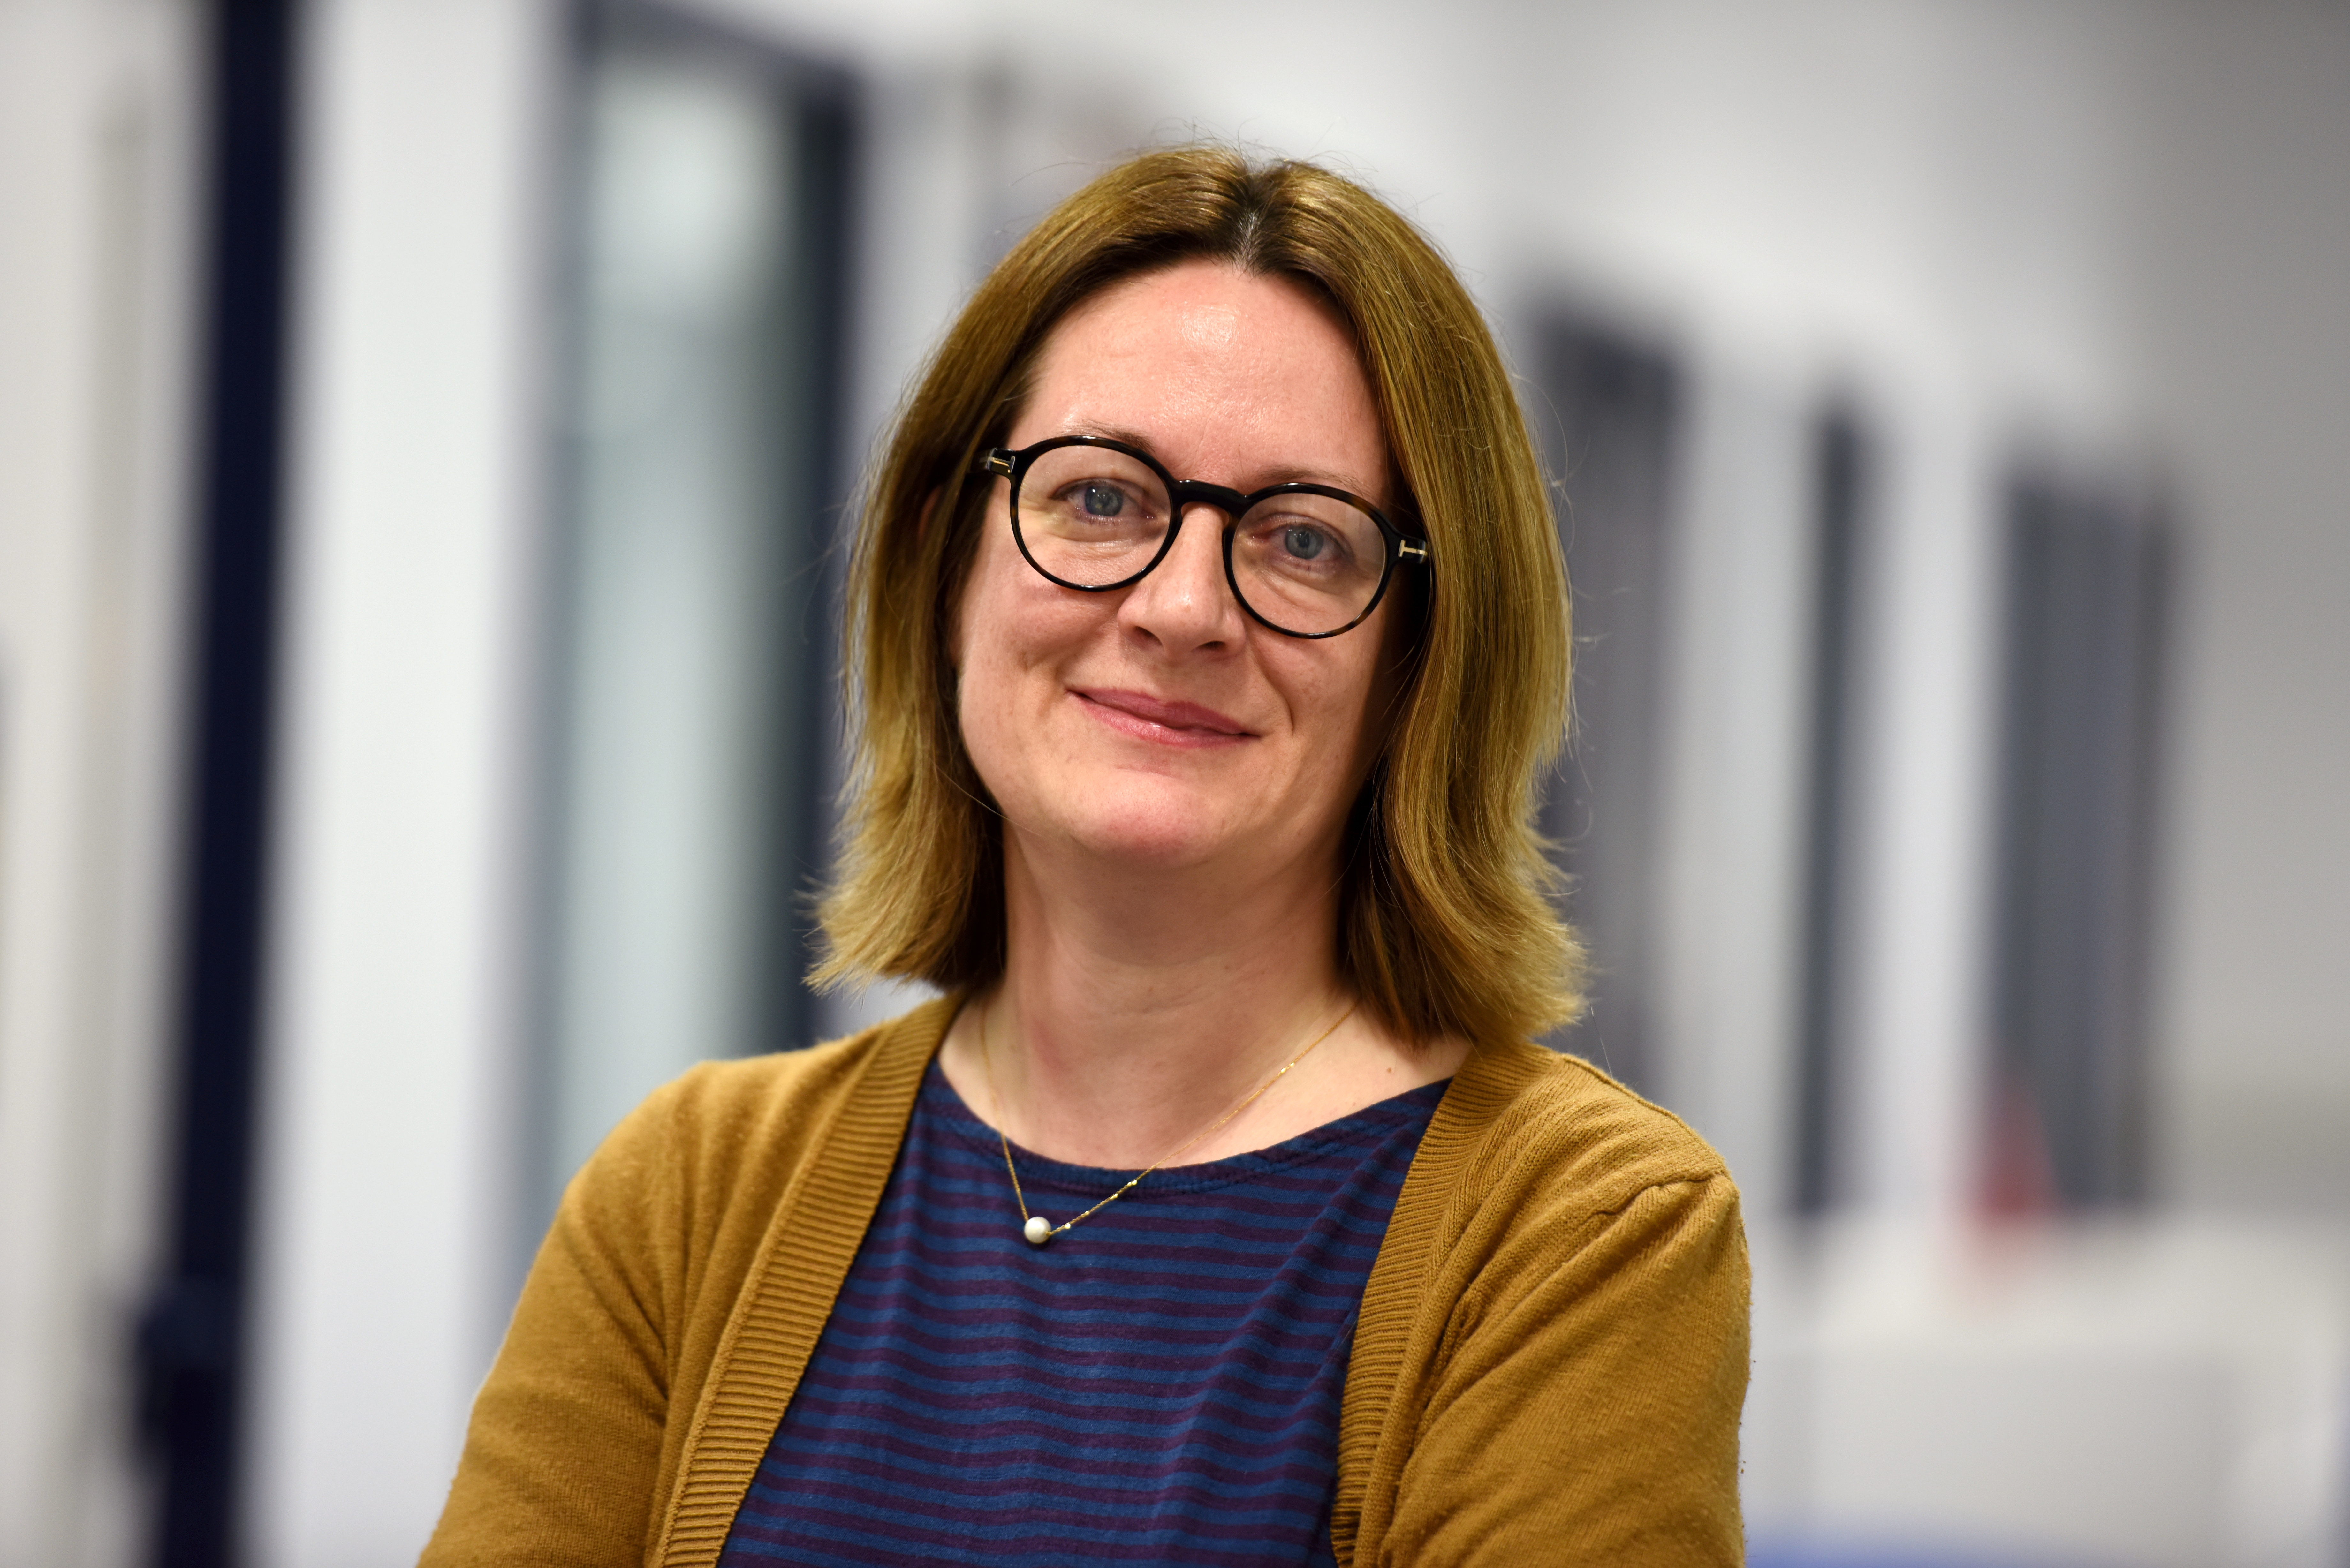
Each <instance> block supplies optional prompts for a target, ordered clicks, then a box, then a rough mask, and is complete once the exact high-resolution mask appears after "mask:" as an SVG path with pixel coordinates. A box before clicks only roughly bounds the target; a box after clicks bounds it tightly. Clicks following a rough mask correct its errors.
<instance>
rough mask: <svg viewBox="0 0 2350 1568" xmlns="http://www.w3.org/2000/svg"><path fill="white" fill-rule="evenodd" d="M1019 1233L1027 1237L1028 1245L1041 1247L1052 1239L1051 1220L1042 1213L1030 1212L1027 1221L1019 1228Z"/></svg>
mask: <svg viewBox="0 0 2350 1568" xmlns="http://www.w3.org/2000/svg"><path fill="white" fill-rule="evenodd" d="M1020 1233H1021V1234H1022V1235H1023V1236H1025V1237H1027V1238H1028V1244H1029V1245H1030V1246H1032V1247H1041V1246H1043V1245H1044V1244H1045V1242H1047V1241H1051V1240H1052V1239H1053V1222H1052V1221H1051V1220H1047V1219H1045V1217H1044V1216H1043V1215H1042V1214H1031V1215H1030V1216H1028V1223H1027V1224H1025V1225H1023V1226H1022V1227H1021V1228H1020Z"/></svg>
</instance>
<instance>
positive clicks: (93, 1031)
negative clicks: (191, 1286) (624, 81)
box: [0, 0, 193, 1568]
mask: <svg viewBox="0 0 2350 1568" xmlns="http://www.w3.org/2000/svg"><path fill="white" fill-rule="evenodd" d="M187 20H188V18H187V17H186V16H185V15H184V13H183V12H182V8H181V7H179V6H176V5H166V4H161V3H160V0H152V3H151V0H6V3H5V4H0V1565H5V1568H80V1565H82V1564H98V1563H115V1562H120V1561H123V1560H124V1558H125V1553H126V1552H128V1551H129V1550H130V1544H131V1542H133V1541H134V1540H135V1539H136V1536H137V1533H138V1531H139V1528H140V1517H141V1512H142V1498H141V1495H140V1489H139V1487H138V1484H137V1481H136V1478H135V1477H134V1475H133V1473H132V1470H131V1468H130V1462H129V1451H128V1446H127V1445H128V1438H129V1428H130V1381H129V1372H130V1363H129V1355H128V1352H129V1348H130V1328H131V1322H132V1318H133V1315H134V1314H135V1313H136V1312H137V1309H138V1307H139V1305H140V1297H141V1295H142V1293H143V1292H144V1290H145V1287H146V1284H147V1281H148V1269H149V1266H150V1263H151V1257H152V1252H153V1248H154V1243H155V1231H156V1220H157V1218H158V1209H159V1205H158V1204H157V1202H156V1198H157V1196H158V1195H157V1192H156V1189H155V1182H156V1179H157V1177H158V1176H159V1174H160V1171H159V1167H160V1165H161V1160H160V1159H159V1158H157V1156H158V1154H159V1153H160V1152H161V1146H162V1144H163V1141H164V1130H165V1127H166V1125H167V1124H166V1123H165V1121H164V1119H163V1117H162V1116H161V1110H162V1107H163V1103H164V1100H165V1091H166V1089H167V1085H165V1084H164V1083H162V1082H161V1063H162V1062H163V1060H164V1056H163V1052H162V1043H163V1042H162V1033H163V1023H164V1019H165V1017H166V1013H167V1008H166V981H167V979H168V972H167V962H166V955H167V953H168V950H169V948H168V943H169V937H170V935H171V929H170V915H171V905H170V898H169V895H170V892H171V887H172V877H171V873H172V864H173V859H172V856H173V846H174V841H175V832H174V830H175V829H176V827H177V826H178V825H177V821H176V817H175V811H176V807H177V804H178V802H177V796H176V794H175V793H174V791H173V787H172V786H173V784H174V783H175V779H174V777H173V763H174V740H175V736H174V733H173V727H174V726H173V719H174V714H175V711H176V701H177V699H178V697H179V695H180V693H179V690H178V687H177V684H176V678H177V675H178V667H177V660H176V654H177V647H176V643H175V637H176V633H177V629H178V625H179V617H178V593H179V566H180V553H181V549H182V524H183V517H184V514H183V512H182V491H181V479H182V421H184V419H185V417H186V412H187V407H188V403H187V400H186V398H185V397H184V395H183V388H182V375H183V373H184V368H185V366H186V363H187V354H186V348H187V336H188V331H189V327H190V323H191V310H190V304H191V300H192V295H193V285H192V271H193V268H192V247H191V245H190V244H189V237H188V226H187V220H188V217H189V210H188V207H189V203H188V198H189V195H190V190H191V176H192V165H191V160H190V151H191V149H190V141H191V137H190V126H191V124H192V106H191V100H192V77H193V70H192V50H191V41H190V39H189V37H188V36H187V26H186V24H187Z"/></svg>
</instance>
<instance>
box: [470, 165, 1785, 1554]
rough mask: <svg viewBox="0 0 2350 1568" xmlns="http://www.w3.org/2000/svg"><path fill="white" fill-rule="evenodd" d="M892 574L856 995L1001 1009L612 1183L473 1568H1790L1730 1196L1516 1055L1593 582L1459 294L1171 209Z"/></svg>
mask: <svg viewBox="0 0 2350 1568" xmlns="http://www.w3.org/2000/svg"><path fill="white" fill-rule="evenodd" d="M863 526H864V532H863V535H862V536H861V539H860V544H859V550H858V558H857V566H856V575H855V582H854V584H853V587H852V597H853V601H854V611H855V614H854V623H855V624H854V629H853V645H854V648H855V650H856V653H857V655H858V665H857V668H858V669H860V670H861V675H862V697H863V702H862V715H861V717H862V731H861V734H860V736H859V742H858V744H859V753H858V754H859V757H860V761H861V767H860V771H859V773H858V777H857V781H856V784H855V789H854V792H853V803H852V804H853V812H852V827H853V833H852V837H851V840H850V843H849V847H848V853H847V856H846V857H845V867H844V870H843V872H842V874H841V879H840V882H839V884H838V885H837V888H835V890H834V891H833V893H832V894H831V896H830V898H828V900H827V904H826V906H825V911H824V917H825V929H826V932H827V938H828V940H829V941H830V942H831V944H832V947H831V956H830V959H829V961H828V962H827V965H826V968H825V971H824V975H823V978H825V979H827V980H829V981H844V980H851V979H856V978H860V977H868V976H873V975H895V976H905V977H916V978H920V979H924V980H927V981H931V982H932V983H934V984H936V985H937V986H939V987H940V988H941V990H942V991H943V992H945V995H944V996H943V997H942V998H941V1000H940V1001H939V1002H934V1003H932V1004H931V1005H929V1006H925V1007H922V1008H919V1009H917V1010H916V1011H915V1012H911V1013H910V1014H908V1015H907V1016H905V1017H903V1018H900V1019H899V1020H897V1021H896V1022H894V1023H889V1024H885V1025H882V1026H880V1027H879V1028H878V1029H875V1030H871V1031H868V1032H867V1033H864V1034H861V1035H859V1036H857V1037H856V1038H854V1039H850V1040H847V1041H842V1042H838V1043H836V1044H831V1045H827V1046H823V1047H820V1048H817V1049H816V1050H812V1051H806V1052H799V1053H792V1054H782V1055H776V1056H771V1057H764V1058H759V1059H754V1060H751V1061H744V1062H733V1063H725V1064H708V1065H705V1066H703V1067H702V1068H699V1069H697V1070H695V1071H694V1072H692V1073H691V1074H689V1075H686V1077H684V1078H683V1079H681V1080H680V1081H679V1082H678V1083H676V1084H673V1085H670V1086H669V1087H668V1088H666V1089H664V1090H662V1091H661V1092H660V1093H659V1094H657V1095H656V1096H653V1098H652V1099H651V1100H650V1101H649V1102H648V1103H647V1104H646V1105H645V1106H643V1107H642V1108H641V1109H639V1111H638V1112H637V1113H636V1114H635V1115H634V1116H632V1117H631V1118H630V1119H629V1122H628V1123H626V1124H625V1125H624V1126H623V1127H621V1128H620V1129H619V1131H617V1132H616V1133H615V1134H614V1135H613V1137H612V1138H611V1139H610V1140H609V1142H608V1144H607V1145H606V1146H605V1147H604V1148H603V1149H602V1150H601V1151H600V1152H599V1153H598V1155H597V1156H596V1158H594V1159H593V1160H592V1161H591V1162H590V1163H589V1165H588V1167H587V1168H586V1169H585V1170H584V1171H583V1172H582V1173H581V1175H580V1176H579V1178H578V1179H577V1181H576V1182H575V1183H574V1184H573V1186H572V1189H571V1190H570V1191H569V1193H568V1194H567V1197H566V1199H565V1200H564V1204H563V1208H562V1210H561V1212H560V1214H559V1215H558V1217H557V1219H556V1223H555V1227H554V1230H553V1231H552V1232H551V1233H550V1235H549V1236H548V1239H547V1241H546V1246H545V1248H544V1249H543V1251H541V1254H540V1257H539V1260H538V1262H537V1264H536V1267H535V1269H534V1271H533V1272H532V1275H531V1279H530V1282H529V1284H528V1285H527V1287H526V1288H525V1292H524V1295H523V1298H522V1302H521V1303H520V1305H519V1306H518V1307H517V1309H516V1312H515V1321H514V1325H513V1328H512V1331H511V1333H510V1334H509V1336H508V1339H507V1342H506V1345H505V1348H504V1352H503V1353H502V1354H501V1355H500V1357H499V1360H498V1364H497V1366H496V1368H495V1369H494V1372H493V1373H492V1375H491V1376H490V1379H489V1381H488V1383H487V1384H486V1385H485V1386H484V1389H483V1392H482V1395H481V1398H480V1402H479V1404H478V1405H477V1407H476V1409H475V1413H474V1417H473V1428H472V1430H471V1433H470V1435H469V1437H468V1440H467V1445H466V1449H465V1456H464V1459H463V1463H462V1466H461V1468H460V1470H459V1473H458V1476H457V1480H456V1483H455V1486H454V1488H453V1490H452V1495H451V1499H450V1502H449V1506H448V1511H447V1512H446V1514H445V1515H444V1517H443V1519H442V1524H441V1529H440V1531H439V1532H438V1534H437V1535H436V1536H435V1538H434V1541H433V1543H432V1546H431V1547H430V1548H429V1549H428V1551H427V1552H426V1554H425V1562H426V1563H428V1564H432V1565H436V1568H438V1565H442V1564H459V1563H565V1564H568V1563H599V1564H600V1563H638V1562H643V1563H672V1564H682V1563H700V1564H707V1563H718V1562H721V1561H722V1560H723V1561H724V1562H727V1563H754V1562H787V1563H877V1562H970V1563H1065V1562H1067V1563H1082V1562H1092V1561H1098V1560H1101V1559H1104V1558H1118V1559H1126V1560H1145V1561H1161V1562H1170V1563H1309V1562H1317V1561H1319V1562H1329V1561H1332V1560H1334V1559H1335V1560H1336V1561H1337V1562H1340V1563H1471V1562H1479V1563H1513V1564H1519V1563H1611V1564H1622V1563H1676V1564H1686V1563H1731V1562H1735V1561H1737V1560H1738V1559H1739V1557H1740V1554H1741V1543H1740V1532H1739V1523H1738V1511H1737V1497H1736V1475H1735V1471H1736V1448H1737V1422H1738V1413H1739V1407H1740V1403H1741V1400H1742V1396H1743V1390H1744V1386H1745V1376H1746V1349H1745V1346H1746V1339H1745V1334H1746V1324H1745V1313H1746V1272H1745V1254H1744V1244H1743V1240H1742V1232H1741V1230H1740V1225H1739V1219H1738V1210H1737V1199H1736V1195H1735V1192H1734V1190H1733V1189H1732V1188H1731V1183H1730V1180H1729V1178H1728V1177H1727V1175H1726V1174H1725V1173H1724V1171H1723V1169H1722V1168H1721V1164H1720V1162H1719V1161H1718V1160H1717V1159H1716V1158H1714V1156H1713V1155H1712V1153H1711V1150H1709V1149H1708V1148H1707V1147H1705V1146H1704V1145H1703V1144H1702V1143H1701V1142H1700V1140H1699V1139H1698V1138H1696V1137H1694V1136H1693V1135H1692V1134H1690V1132H1689V1131H1688V1130H1687V1129H1686V1128H1684V1127H1681V1126H1680V1125H1679V1123H1678V1122H1676V1121H1674V1120H1673V1119H1672V1118H1671V1117H1669V1116H1666V1115H1665V1114H1664V1113H1662V1112H1660V1111H1658V1110H1657V1109H1655V1108H1654V1107H1652V1106H1648V1105H1646V1104H1644V1103H1642V1102H1641V1101H1639V1100H1638V1099H1637V1098H1635V1097H1634V1096H1631V1095H1629V1094H1627V1093H1626V1092H1625V1091H1624V1090H1622V1089H1621V1088H1619V1087H1617V1085H1614V1084H1612V1083H1610V1082H1609V1081H1608V1080H1607V1078H1605V1077H1604V1076H1603V1075H1600V1074H1598V1073H1597V1072H1596V1071H1595V1070H1593V1069H1591V1068H1590V1067H1588V1066H1586V1065H1585V1064H1581V1063H1579V1062H1576V1061H1574V1060H1573V1059H1571V1058H1565V1057H1561V1056H1556V1055H1554V1054H1550V1053H1548V1052H1544V1051H1542V1050H1540V1049H1538V1048H1536V1047H1534V1046H1531V1045H1528V1044H1524V1042H1525V1040H1526V1039H1527V1038H1528V1036H1529V1035H1530V1034H1532V1033H1535V1032H1538V1031H1539V1030H1541V1029H1543V1028H1544V1027H1547V1026H1549V1025H1550V1024H1552V1023H1556V1022H1557V1021H1559V1020H1561V1019H1563V1018H1565V1017H1566V1016H1568V1015H1569V1014H1570V1013H1571V1012H1572V1010H1573V1005H1574V1002H1573V996H1572V992H1571V991H1570V989H1569V986H1570V981H1571V979H1572V966H1573V961H1574V956H1575V954H1574V949H1573V946H1572V943H1571V941H1570V940H1569V938H1568V937H1567V935H1566V933H1565V930H1564V929H1562V928H1561V927H1560V926H1559V925H1558V924H1557V923H1556V921H1555V919H1554V917H1553V916H1552V914H1551V912H1550V907H1549V905H1548V903H1547V902H1546V901H1545V898H1544V888H1545V873H1544V863H1543V861H1542V858H1541V855H1540V846H1539V844H1538V842H1537V841H1536V839H1535V838H1534V836H1533V834H1532V832H1531V830H1530V828H1529V826H1528V824H1529V821H1530V815H1531V809H1532V805H1533V792H1534V784H1535V780H1536V778H1537V776H1538V774H1539V772H1540V770H1541V768H1542V766H1543V765H1544V763H1545V762H1546V760H1547V758H1548V757H1549V756H1550V755H1551V754H1552V751H1553V748H1554V746H1555V742H1556V739H1557V736H1558V732H1559V729H1560V724H1561V718H1562V712H1563V708H1564V699H1565V690H1566V674H1567V669H1566V666H1567V646H1568V644H1567V628H1566V608H1565V606H1566V599H1565V577H1564V570H1563V566H1562V564H1561V561H1560V559H1559V555H1558V550H1557V545H1556V541H1555V534H1554V532H1553V529H1552V524H1551V522H1550V518H1549V514H1548V510H1547V506H1546V504H1545V496H1544V490H1543V486H1542V483H1541V482H1540V479H1539V475H1538V473H1537V471H1536V465H1535V463H1534V459H1533V456H1532V453H1531V451H1530V448H1529V446H1528V443H1527V441H1526V435H1525V431H1524V427H1523V422H1522V421H1521V419H1520V416H1519V414H1518V411H1517V409H1516V407H1515V404H1514V401H1513V398H1512V394H1511V388H1510V384H1509V381H1508V379H1507V376H1506V374H1505V372H1504V371H1503V368H1502V365H1501V362H1500V360H1499V358H1498V356H1497V354H1496V352H1495V350H1494V348H1493V345H1492V340H1491V338H1490V337H1489V336H1488V334H1487V333H1486V331H1485V329H1484V327H1483V325H1482V320H1481V318H1480V317H1479V316H1478V314H1477V311H1476V309H1475V307H1474V306H1473V305H1472V303H1471V301H1470V299H1469V297H1468V296H1467V295H1466V293H1465V292H1464V291H1463V290H1462V289H1461V286H1460V284H1459V283H1458V282H1457V280H1456V279H1455V278H1454V277H1453V276H1452V275H1451V271H1450V270H1449V269H1448V268H1447V267H1446V266H1445V265H1444V263H1443V262H1442V260H1441V259H1440V257H1439V256H1438V255H1437V254H1435V252H1434V251H1433V250H1432V249H1431V248H1430V246H1429V244H1427V242H1426V241H1425V240H1423V239H1422V238H1421V237H1420V236H1419V234H1417V233H1416V232H1415V231H1414V230H1413V229H1412V228H1411V227H1410V226H1409V224H1408V223H1405V222H1404V221H1403V220H1402V219H1401V218H1399V216H1397V214H1396V213H1393V212H1392V211H1391V210H1389V209H1388V208H1387V207H1386V206H1384V205H1383V204H1381V203H1380V202H1378V201H1377V200H1376V199H1374V198H1373V197H1371V196H1369V195H1368V194H1367V193H1366V192H1363V191H1361V190H1360V189H1359V188H1357V187H1356V186H1354V185H1352V184H1350V183H1348V182H1346V181H1343V180H1341V179H1338V178H1336V176H1333V175H1331V174H1328V173H1326V172H1325V171H1320V170H1318V169H1315V168H1313V167H1311V166H1307V165H1303V164H1296V163H1275V164H1272V165H1270V166H1264V167H1253V166H1251V165H1250V164H1249V163H1248V162H1247V161H1245V160H1243V158H1241V157H1239V156H1238V155H1236V154H1234V153H1232V152H1230V151H1224V150H1221V149H1215V148H1206V149H1186V150H1179V151H1163V152H1157V153H1152V154H1149V155H1148V156H1145V157H1142V158H1139V159H1138V160H1136V161H1134V162H1132V163H1129V164H1128V165H1126V166H1125V167H1123V168H1120V169H1118V170H1117V171H1113V172H1111V173H1109V174H1107V175H1106V176H1104V177H1103V178H1102V179H1100V180H1099V181H1097V182H1095V183H1094V184H1093V185H1091V186H1089V187H1087V189H1086V190H1085V191H1083V192H1080V193H1079V194H1077V195H1076V196H1075V197H1073V198H1072V199H1071V200H1070V201H1069V202H1066V204H1064V205H1063V206H1062V207H1061V208H1060V209H1059V210H1058V211H1057V212H1055V213H1054V214H1052V215H1051V216H1050V217H1048V218H1046V219H1045V222H1044V223H1042V224H1040V225H1039V226H1038V228H1037V229H1036V230H1035V232H1034V233H1033V234H1030V235H1029V236H1028V237H1027V238H1026V239H1025V240H1024V242H1023V243H1022V244H1020V245H1019V246H1018V247H1017V248H1015V249H1014V252H1013V253H1012V254H1011V255H1009V256H1008V257H1007V258H1006V259H1005V260H1004V262H1003V265H1001V266H999V267H998V268H997V269H996V271H995V272H994V274H993V275H992V276H991V277H990V278H989V279H988V280H987V282H986V283H985V284H984V285H983V286H982V287H981V288H980V290H979V291H978V293H977V294H976V295H975V296H973V298H972V302H971V304H970V306H969V307H968V308H967V309H966V310H965V311H964V313H963V316H962V319H961V320H960V321H959V322H958V323H957V325H956V326H955V327H954V329H953V331H952V332H951V334H950V336H949V337H948V338H947V340H946V342H945V344H944V345H943V346H942V347H941V349H940V352H939V354H938V357H937V358H936V360H935V361H934V362H933V363H932V364H931V367H930V369H929V370H928V372H927V374H926V376H925V377H924V379H923V380H922V383H921V385H920V389H918V391H917V392H916V393H915V395H914V397H913V398H912V400H910V403H909V405H908V406H907V409H906V410H905V413H904V415H903V418H902V420H901V421H900V425H899V430H898V431H897V433H896V436H895V439H894V441H893V442H892V444H891V446H890V448H889V453H888V456H887V458H886V459H885V461H884V462H883V463H882V466H881V468H880V471H879V475H878V478H877V481H876V483H875V485H874V489H873V494H872V497H871V500H870V503H869V504H868V511H867V514H866V517H865V520H864V525H863Z"/></svg>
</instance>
